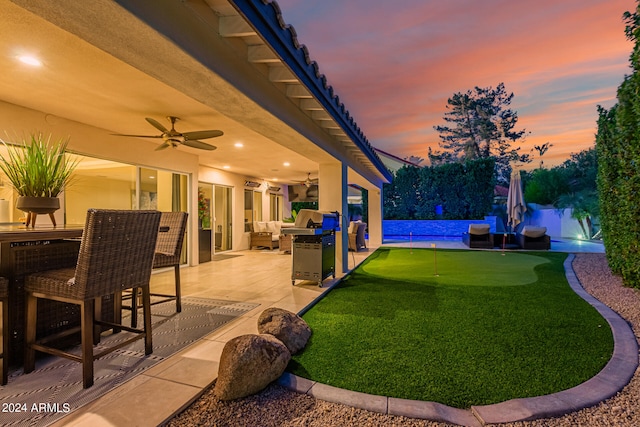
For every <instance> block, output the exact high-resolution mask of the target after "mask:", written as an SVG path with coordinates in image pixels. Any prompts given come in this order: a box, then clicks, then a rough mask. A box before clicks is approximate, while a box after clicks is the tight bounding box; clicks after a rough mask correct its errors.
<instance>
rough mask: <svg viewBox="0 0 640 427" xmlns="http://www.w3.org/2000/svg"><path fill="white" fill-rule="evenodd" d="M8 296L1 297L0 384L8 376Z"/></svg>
mask: <svg viewBox="0 0 640 427" xmlns="http://www.w3.org/2000/svg"><path fill="white" fill-rule="evenodd" d="M10 331H11V329H10V327H9V298H2V381H1V383H2V385H5V384H6V383H7V381H8V378H9V338H10V335H11V334H10Z"/></svg>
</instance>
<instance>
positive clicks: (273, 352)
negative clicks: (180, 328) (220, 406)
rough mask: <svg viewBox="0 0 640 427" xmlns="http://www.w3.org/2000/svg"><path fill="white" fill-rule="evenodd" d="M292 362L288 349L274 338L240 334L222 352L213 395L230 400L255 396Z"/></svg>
mask: <svg viewBox="0 0 640 427" xmlns="http://www.w3.org/2000/svg"><path fill="white" fill-rule="evenodd" d="M289 360H291V353H290V352H289V350H288V349H287V347H286V346H285V345H284V344H283V343H282V342H281V341H280V340H278V339H277V338H276V337H274V336H273V335H267V334H261V335H253V334H250V335H241V336H239V337H236V338H233V339H232V340H230V341H229V342H227V344H226V345H225V346H224V348H223V349H222V355H221V356H220V366H219V368H218V380H217V381H216V386H215V390H214V393H215V396H216V397H217V398H218V399H220V400H233V399H239V398H241V397H245V396H249V395H252V394H255V393H257V392H259V391H261V390H262V389H264V388H265V387H266V386H268V385H269V383H271V382H273V381H275V380H277V379H278V378H279V377H280V376H281V375H282V374H283V373H284V370H285V369H286V367H287V364H288V363H289Z"/></svg>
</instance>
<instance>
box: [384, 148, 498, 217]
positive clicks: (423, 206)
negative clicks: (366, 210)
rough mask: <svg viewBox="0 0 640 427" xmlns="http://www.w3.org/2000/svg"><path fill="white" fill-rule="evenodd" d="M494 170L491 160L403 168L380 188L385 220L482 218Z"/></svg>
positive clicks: (488, 207)
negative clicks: (388, 182) (381, 189)
mask: <svg viewBox="0 0 640 427" xmlns="http://www.w3.org/2000/svg"><path fill="white" fill-rule="evenodd" d="M494 166H495V159H493V158H487V159H478V160H474V161H469V162H465V163H447V164H443V165H440V166H430V167H417V166H404V167H402V168H401V169H399V170H398V171H397V172H396V174H395V178H394V180H393V182H392V183H391V184H385V186H384V188H383V191H384V193H383V196H384V219H478V218H482V217H484V215H486V214H487V213H489V212H491V206H492V202H493V192H494V187H495V175H494ZM439 207H441V208H439Z"/></svg>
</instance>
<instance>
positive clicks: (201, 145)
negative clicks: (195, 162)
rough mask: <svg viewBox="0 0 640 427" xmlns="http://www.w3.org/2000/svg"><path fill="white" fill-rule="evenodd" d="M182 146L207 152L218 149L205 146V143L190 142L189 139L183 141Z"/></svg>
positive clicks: (212, 146)
mask: <svg viewBox="0 0 640 427" xmlns="http://www.w3.org/2000/svg"><path fill="white" fill-rule="evenodd" d="M182 144H183V145H186V146H187V147H192V148H199V149H201V150H209V151H213V150H215V149H216V148H218V147H216V146H214V145H209V144H207V143H205V142H202V141H197V140H193V141H192V140H190V139H187V140H185V141H184V142H183V143H182Z"/></svg>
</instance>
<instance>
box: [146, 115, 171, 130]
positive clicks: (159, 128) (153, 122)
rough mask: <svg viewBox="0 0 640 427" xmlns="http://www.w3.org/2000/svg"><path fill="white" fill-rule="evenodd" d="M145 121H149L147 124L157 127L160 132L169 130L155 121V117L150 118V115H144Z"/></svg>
mask: <svg viewBox="0 0 640 427" xmlns="http://www.w3.org/2000/svg"><path fill="white" fill-rule="evenodd" d="M144 119H145V120H146V121H147V122H149V124H150V125H151V126H153V127H154V128H156V129H158V130H159V131H160V132H169V130H168V129H167V128H166V127H164V126H163V125H162V124H161V123H160V122H159V121H157V120H156V119H152V118H151V117H145V118H144Z"/></svg>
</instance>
